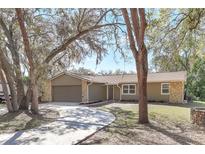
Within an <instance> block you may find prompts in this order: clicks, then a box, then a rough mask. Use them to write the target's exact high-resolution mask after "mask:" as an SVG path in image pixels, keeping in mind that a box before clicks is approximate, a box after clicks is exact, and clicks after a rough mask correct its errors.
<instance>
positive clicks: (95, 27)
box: [44, 23, 124, 63]
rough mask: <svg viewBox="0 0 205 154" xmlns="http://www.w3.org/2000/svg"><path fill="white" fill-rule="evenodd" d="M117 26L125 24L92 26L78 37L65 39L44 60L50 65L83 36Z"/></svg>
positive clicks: (77, 35) (78, 34)
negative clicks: (53, 59)
mask: <svg viewBox="0 0 205 154" xmlns="http://www.w3.org/2000/svg"><path fill="white" fill-rule="evenodd" d="M115 25H124V24H123V23H108V24H103V25H95V26H92V27H90V28H88V29H85V30H83V31H81V32H79V33H77V34H76V35H74V36H72V37H70V38H68V39H65V40H64V42H63V43H62V44H61V45H60V46H58V47H57V48H55V49H53V50H52V51H51V52H50V54H49V55H48V56H47V57H46V59H45V60H44V62H45V63H49V62H50V61H51V60H52V58H54V57H55V56H56V55H57V54H58V53H60V52H62V51H64V50H66V48H67V47H68V45H70V44H71V43H73V42H74V41H75V40H77V39H79V38H80V37H82V36H83V35H85V34H87V33H89V32H91V31H93V30H96V29H100V28H102V27H107V26H115Z"/></svg>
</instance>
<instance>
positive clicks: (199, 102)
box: [194, 101, 205, 105]
mask: <svg viewBox="0 0 205 154" xmlns="http://www.w3.org/2000/svg"><path fill="white" fill-rule="evenodd" d="M194 103H195V104H204V105H205V101H194Z"/></svg>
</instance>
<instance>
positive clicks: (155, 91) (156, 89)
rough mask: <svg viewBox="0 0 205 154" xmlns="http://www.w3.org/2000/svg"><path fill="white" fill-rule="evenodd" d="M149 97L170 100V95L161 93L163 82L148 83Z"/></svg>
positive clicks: (149, 98)
mask: <svg viewBox="0 0 205 154" xmlns="http://www.w3.org/2000/svg"><path fill="white" fill-rule="evenodd" d="M147 97H148V100H149V101H164V102H168V101H169V95H161V82H160V83H148V85H147Z"/></svg>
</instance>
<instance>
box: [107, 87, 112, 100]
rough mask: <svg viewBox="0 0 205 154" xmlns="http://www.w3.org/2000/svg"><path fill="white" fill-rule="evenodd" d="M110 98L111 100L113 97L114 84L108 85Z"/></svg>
mask: <svg viewBox="0 0 205 154" xmlns="http://www.w3.org/2000/svg"><path fill="white" fill-rule="evenodd" d="M108 99H109V100H111V99H113V86H112V85H109V86H108Z"/></svg>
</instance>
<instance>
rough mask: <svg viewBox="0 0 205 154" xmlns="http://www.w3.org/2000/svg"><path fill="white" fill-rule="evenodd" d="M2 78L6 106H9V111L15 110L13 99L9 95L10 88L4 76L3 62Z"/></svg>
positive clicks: (0, 72) (0, 71)
mask: <svg viewBox="0 0 205 154" xmlns="http://www.w3.org/2000/svg"><path fill="white" fill-rule="evenodd" d="M0 80H1V85H2V89H3V92H4V97H5V100H6V106H7V109H8V112H13V111H14V110H13V106H12V104H11V100H10V97H9V90H8V87H7V83H6V79H5V77H4V74H3V71H2V68H1V64H0Z"/></svg>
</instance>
